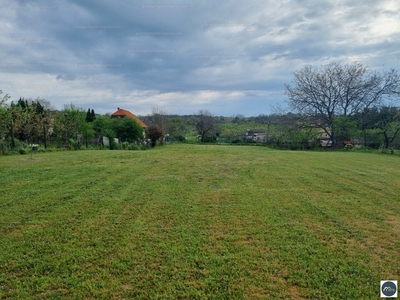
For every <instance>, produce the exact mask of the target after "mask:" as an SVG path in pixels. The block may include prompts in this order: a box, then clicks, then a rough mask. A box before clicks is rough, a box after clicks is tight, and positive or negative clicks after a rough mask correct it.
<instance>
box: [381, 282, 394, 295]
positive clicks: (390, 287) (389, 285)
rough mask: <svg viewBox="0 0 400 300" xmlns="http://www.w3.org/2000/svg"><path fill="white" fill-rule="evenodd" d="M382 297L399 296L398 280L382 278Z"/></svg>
mask: <svg viewBox="0 0 400 300" xmlns="http://www.w3.org/2000/svg"><path fill="white" fill-rule="evenodd" d="M381 298H397V280H381Z"/></svg>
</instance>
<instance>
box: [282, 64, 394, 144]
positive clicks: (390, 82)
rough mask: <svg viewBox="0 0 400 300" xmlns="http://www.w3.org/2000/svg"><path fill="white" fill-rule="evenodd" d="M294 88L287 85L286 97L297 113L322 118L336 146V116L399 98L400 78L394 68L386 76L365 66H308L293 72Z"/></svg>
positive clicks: (343, 115)
mask: <svg viewBox="0 0 400 300" xmlns="http://www.w3.org/2000/svg"><path fill="white" fill-rule="evenodd" d="M292 83H293V85H294V87H292V86H290V85H287V84H285V87H286V91H285V94H286V95H287V96H288V97H289V104H290V106H291V108H293V109H294V110H296V111H298V112H300V113H302V114H305V115H309V116H314V117H316V118H320V120H321V121H322V122H320V124H321V127H322V128H323V129H324V130H325V131H326V133H327V134H328V135H329V136H330V138H331V140H332V142H333V144H334V145H335V133H334V131H332V130H329V129H328V128H330V129H332V125H333V122H334V120H335V118H336V117H345V116H352V115H354V114H356V113H357V112H359V111H361V110H363V109H366V108H369V107H370V106H372V105H376V104H379V103H380V102H381V100H382V99H384V98H385V97H387V98H391V97H399V96H400V75H399V74H398V73H397V71H395V70H394V69H392V70H390V71H389V72H386V73H384V74H383V75H381V74H379V73H377V72H371V71H369V70H368V68H367V67H366V66H364V65H363V64H362V63H357V62H354V63H353V64H350V65H342V64H340V63H338V62H332V63H329V64H327V65H324V66H321V67H313V66H310V65H308V66H305V67H304V68H302V69H300V70H298V71H296V72H295V73H294V79H293V80H292Z"/></svg>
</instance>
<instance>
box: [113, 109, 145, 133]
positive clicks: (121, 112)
mask: <svg viewBox="0 0 400 300" xmlns="http://www.w3.org/2000/svg"><path fill="white" fill-rule="evenodd" d="M124 117H128V118H132V119H134V120H135V121H136V122H138V123H139V125H140V126H142V127H143V129H146V128H147V125H146V124H144V123H143V122H142V120H140V119H139V118H138V117H137V116H135V115H134V114H133V113H131V112H130V111H129V110H126V109H122V108H119V107H118V110H117V111H116V112H115V113H113V114H112V115H111V118H124Z"/></svg>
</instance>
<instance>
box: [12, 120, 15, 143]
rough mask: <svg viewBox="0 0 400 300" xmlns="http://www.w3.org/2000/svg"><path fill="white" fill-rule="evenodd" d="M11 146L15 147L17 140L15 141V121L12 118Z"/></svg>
mask: <svg viewBox="0 0 400 300" xmlns="http://www.w3.org/2000/svg"><path fill="white" fill-rule="evenodd" d="M11 148H12V149H14V148H15V141H14V121H13V120H11Z"/></svg>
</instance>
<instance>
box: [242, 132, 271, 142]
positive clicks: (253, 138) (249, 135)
mask: <svg viewBox="0 0 400 300" xmlns="http://www.w3.org/2000/svg"><path fill="white" fill-rule="evenodd" d="M267 137H268V134H267V132H266V131H265V130H250V129H247V130H246V136H245V140H246V142H256V143H263V142H266V141H267Z"/></svg>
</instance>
